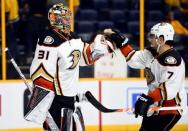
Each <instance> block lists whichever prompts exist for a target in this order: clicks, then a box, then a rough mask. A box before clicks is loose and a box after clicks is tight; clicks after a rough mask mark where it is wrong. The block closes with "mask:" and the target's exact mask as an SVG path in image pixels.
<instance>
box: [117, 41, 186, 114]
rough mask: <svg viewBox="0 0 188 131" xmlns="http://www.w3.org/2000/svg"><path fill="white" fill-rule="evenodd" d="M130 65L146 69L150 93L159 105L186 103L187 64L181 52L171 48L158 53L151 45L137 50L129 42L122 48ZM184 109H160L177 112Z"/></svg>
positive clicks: (167, 112) (162, 112)
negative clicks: (185, 81)
mask: <svg viewBox="0 0 188 131" xmlns="http://www.w3.org/2000/svg"><path fill="white" fill-rule="evenodd" d="M121 52H122V53H123V54H124V56H125V57H126V60H127V63H128V65H129V66H130V67H132V68H136V69H145V76H146V80H147V86H148V89H149V91H148V95H149V96H150V97H152V98H153V100H154V102H155V103H157V106H165V107H166V106H176V105H177V106H182V104H183V103H186V102H185V100H186V92H185V88H184V79H185V64H184V61H183V59H182V58H181V56H180V55H179V53H178V52H177V51H176V50H175V49H173V48H171V49H169V50H167V51H166V52H164V53H162V54H160V55H158V54H157V52H156V51H155V50H154V49H152V48H151V47H149V48H146V49H144V50H140V51H135V50H133V48H132V47H131V46H130V45H129V44H128V45H126V46H125V47H123V48H122V49H121ZM181 112H182V111H175V110H173V111H160V114H169V113H172V114H177V113H181Z"/></svg>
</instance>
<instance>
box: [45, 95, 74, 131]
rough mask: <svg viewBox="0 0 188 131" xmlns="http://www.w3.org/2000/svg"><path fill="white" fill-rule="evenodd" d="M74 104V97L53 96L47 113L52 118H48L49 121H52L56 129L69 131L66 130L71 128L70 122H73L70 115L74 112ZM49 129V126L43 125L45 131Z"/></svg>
mask: <svg viewBox="0 0 188 131" xmlns="http://www.w3.org/2000/svg"><path fill="white" fill-rule="evenodd" d="M74 102H75V97H67V96H58V95H56V96H55V98H54V100H53V102H52V105H51V107H50V109H49V112H50V114H51V116H52V118H50V119H49V120H50V121H51V120H52V121H54V122H55V124H56V125H57V128H58V129H60V130H61V129H63V131H64V130H65V129H66V130H65V131H69V130H67V129H69V128H70V127H71V128H72V125H71V123H72V122H71V121H73V120H72V113H73V111H74ZM62 110H63V111H62ZM62 112H63V114H64V115H63V116H65V117H62V116H61V114H62ZM62 118H63V119H62ZM67 119H68V120H67ZM66 121H68V122H66ZM64 125H65V126H64ZM49 127H50V125H46V124H43V128H44V129H46V130H47V129H49ZM50 128H51V127H50ZM55 128H56V127H55Z"/></svg>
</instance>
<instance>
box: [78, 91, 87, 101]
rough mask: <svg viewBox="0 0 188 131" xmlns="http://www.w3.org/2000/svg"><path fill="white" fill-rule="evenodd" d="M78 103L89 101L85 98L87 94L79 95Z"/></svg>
mask: <svg viewBox="0 0 188 131" xmlns="http://www.w3.org/2000/svg"><path fill="white" fill-rule="evenodd" d="M76 101H77V102H83V101H87V98H86V96H85V93H78V94H77V95H76Z"/></svg>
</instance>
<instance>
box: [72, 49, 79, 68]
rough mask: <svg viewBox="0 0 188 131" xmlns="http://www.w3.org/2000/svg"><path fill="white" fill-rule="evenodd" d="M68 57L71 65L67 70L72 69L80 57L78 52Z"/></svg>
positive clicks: (75, 51)
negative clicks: (70, 58) (70, 59)
mask: <svg viewBox="0 0 188 131" xmlns="http://www.w3.org/2000/svg"><path fill="white" fill-rule="evenodd" d="M70 56H72V65H71V66H70V67H69V69H74V68H75V67H76V66H77V64H78V62H79V60H80V57H81V52H80V51H79V50H74V51H73V52H72V53H71V54H70Z"/></svg>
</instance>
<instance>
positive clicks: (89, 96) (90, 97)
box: [85, 91, 188, 113]
mask: <svg viewBox="0 0 188 131" xmlns="http://www.w3.org/2000/svg"><path fill="white" fill-rule="evenodd" d="M85 96H86V98H87V100H88V101H89V102H90V103H91V104H92V105H93V106H94V107H95V108H97V109H98V110H99V111H101V112H104V113H111V112H130V113H133V112H134V108H120V109H109V108H106V107H105V106H103V105H102V104H101V103H100V102H99V101H98V100H97V99H96V98H95V97H94V96H93V95H92V93H91V92H90V91H87V92H86V93H85ZM180 109H184V110H188V107H187V106H185V107H183V106H173V107H150V108H149V110H150V111H162V110H163V111H164V110H180Z"/></svg>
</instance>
